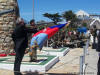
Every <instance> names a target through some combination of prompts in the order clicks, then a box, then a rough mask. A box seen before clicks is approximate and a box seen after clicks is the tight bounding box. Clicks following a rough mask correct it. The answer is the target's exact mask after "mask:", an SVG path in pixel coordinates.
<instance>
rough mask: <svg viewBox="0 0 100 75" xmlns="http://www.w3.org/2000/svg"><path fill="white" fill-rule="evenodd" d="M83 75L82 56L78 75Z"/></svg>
mask: <svg viewBox="0 0 100 75" xmlns="http://www.w3.org/2000/svg"><path fill="white" fill-rule="evenodd" d="M79 75H83V56H80V74H79Z"/></svg>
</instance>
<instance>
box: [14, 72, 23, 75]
mask: <svg viewBox="0 0 100 75" xmlns="http://www.w3.org/2000/svg"><path fill="white" fill-rule="evenodd" d="M14 75H23V74H22V73H20V72H19V73H18V72H14Z"/></svg>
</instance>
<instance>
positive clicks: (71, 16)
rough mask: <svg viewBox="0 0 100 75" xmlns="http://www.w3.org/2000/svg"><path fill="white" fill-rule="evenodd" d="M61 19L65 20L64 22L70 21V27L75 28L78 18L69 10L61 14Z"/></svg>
mask: <svg viewBox="0 0 100 75" xmlns="http://www.w3.org/2000/svg"><path fill="white" fill-rule="evenodd" d="M62 16H63V18H64V19H65V20H66V21H69V20H70V21H71V25H70V26H71V27H77V23H76V22H77V21H78V18H77V16H76V15H75V14H74V13H73V11H72V10H69V11H65V12H64V13H63V14H62Z"/></svg>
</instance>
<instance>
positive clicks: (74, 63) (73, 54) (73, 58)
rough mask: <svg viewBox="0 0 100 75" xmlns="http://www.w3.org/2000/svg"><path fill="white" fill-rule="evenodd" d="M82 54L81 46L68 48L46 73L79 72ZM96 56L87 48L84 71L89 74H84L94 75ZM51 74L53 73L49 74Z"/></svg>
mask: <svg viewBox="0 0 100 75" xmlns="http://www.w3.org/2000/svg"><path fill="white" fill-rule="evenodd" d="M82 54H83V49H82V48H75V49H70V51H69V53H68V54H66V55H65V56H63V57H60V61H59V62H58V63H56V64H55V65H54V66H53V67H52V68H51V69H50V70H48V71H47V72H46V73H58V74H59V75H62V74H61V73H64V74H66V75H71V74H73V75H74V74H77V73H79V59H80V55H82ZM97 60H98V56H97V52H96V51H95V50H92V49H89V55H87V56H86V63H88V65H87V67H86V72H87V73H88V72H90V73H91V74H86V75H96V71H97V69H96V64H97ZM29 73H30V72H28V73H27V74H26V75H38V73H36V74H33V73H31V74H29ZM4 74H5V75H13V72H12V71H8V70H0V75H4ZM51 75H53V74H51Z"/></svg>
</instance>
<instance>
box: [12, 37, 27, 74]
mask: <svg viewBox="0 0 100 75" xmlns="http://www.w3.org/2000/svg"><path fill="white" fill-rule="evenodd" d="M14 43H15V52H16V56H15V62H14V75H21V73H20V65H21V61H22V59H23V57H24V53H25V49H26V43H25V40H24V39H15V40H14Z"/></svg>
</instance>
